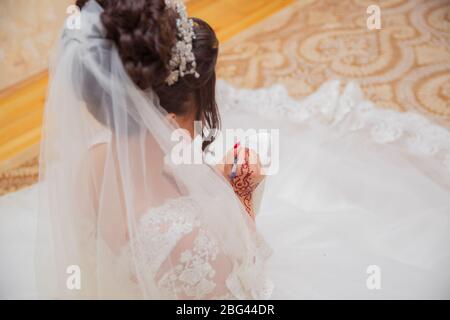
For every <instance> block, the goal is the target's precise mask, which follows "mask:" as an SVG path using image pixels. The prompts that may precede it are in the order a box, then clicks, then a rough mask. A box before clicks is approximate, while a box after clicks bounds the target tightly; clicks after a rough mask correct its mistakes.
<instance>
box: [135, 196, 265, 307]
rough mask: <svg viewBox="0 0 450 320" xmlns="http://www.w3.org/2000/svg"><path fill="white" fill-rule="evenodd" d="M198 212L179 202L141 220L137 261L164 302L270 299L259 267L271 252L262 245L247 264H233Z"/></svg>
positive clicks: (193, 204)
mask: <svg viewBox="0 0 450 320" xmlns="http://www.w3.org/2000/svg"><path fill="white" fill-rule="evenodd" d="M196 210H200V207H199V206H198V205H197V204H196V202H195V201H194V200H193V199H191V198H188V197H181V198H177V199H171V200H168V201H167V202H166V203H165V204H163V205H162V206H160V207H158V208H154V209H151V210H149V211H148V212H147V213H146V214H145V215H143V216H142V218H141V220H140V224H139V227H138V233H139V236H138V239H139V242H138V243H137V250H136V251H137V252H138V253H137V254H138V255H139V259H138V260H139V261H140V264H141V268H144V269H145V270H146V272H145V273H146V274H154V275H156V276H155V278H154V279H153V281H154V282H155V283H156V286H157V287H158V289H159V290H161V291H162V292H163V293H164V294H163V295H164V296H165V297H166V298H173V297H177V298H184V299H237V298H238V299H267V298H269V297H270V294H271V292H272V284H271V282H270V281H269V280H268V279H267V278H266V276H265V270H264V264H263V262H264V260H266V258H267V257H268V256H269V255H270V249H269V248H268V247H266V246H265V244H264V242H263V241H262V239H257V240H259V241H256V243H257V247H255V248H253V250H251V252H250V253H251V255H252V256H249V259H248V261H252V262H251V263H248V264H245V263H241V264H236V262H235V261H232V260H230V259H229V258H228V257H227V255H226V254H225V253H224V252H223V251H222V249H221V246H220V244H219V243H218V242H217V240H216V239H215V237H214V236H213V235H212V234H210V233H209V232H207V231H206V229H205V228H203V227H202V223H201V221H199V220H198V219H197V218H196V214H195V213H196ZM224 266H225V267H224ZM250 278H251V279H250ZM255 280H256V281H255ZM249 283H252V284H251V285H250V284H249ZM254 283H259V285H258V286H254Z"/></svg>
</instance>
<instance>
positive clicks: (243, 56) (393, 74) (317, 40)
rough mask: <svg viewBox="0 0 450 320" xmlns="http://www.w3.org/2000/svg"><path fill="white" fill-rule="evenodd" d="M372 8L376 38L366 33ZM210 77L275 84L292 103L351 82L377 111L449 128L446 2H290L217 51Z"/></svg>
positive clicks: (449, 19) (449, 7)
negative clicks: (326, 85) (334, 82)
mask: <svg viewBox="0 0 450 320" xmlns="http://www.w3.org/2000/svg"><path fill="white" fill-rule="evenodd" d="M373 3H378V4H379V6H380V8H381V29H380V30H369V29H368V28H367V18H368V17H369V15H368V14H367V13H366V10H367V7H368V6H369V5H371V4H373ZM218 74H219V77H220V78H225V79H227V80H228V81H230V82H231V83H233V84H234V85H236V86H244V87H248V88H256V87H263V86H270V85H272V84H274V83H282V84H284V85H285V86H286V87H287V88H288V90H289V92H290V94H291V95H293V96H295V97H297V98H301V97H304V96H306V95H308V94H310V93H312V92H313V91H315V90H316V89H317V88H318V87H319V86H320V85H321V84H322V83H323V82H325V81H326V80H329V79H333V78H341V79H346V80H355V81H357V82H358V83H360V84H361V85H362V87H363V90H364V92H365V94H366V96H367V98H368V99H370V100H372V101H373V102H375V103H376V104H377V105H378V106H379V107H383V108H393V109H396V110H400V111H407V110H415V111H417V112H420V113H422V114H425V115H426V116H428V117H430V118H432V119H433V120H434V121H436V122H439V123H441V124H443V125H444V126H446V127H447V128H450V0H427V1H414V0H385V1H371V0H339V1H335V0H316V1H298V2H297V3H296V4H294V5H292V6H291V7H289V8H287V9H285V10H284V11H282V12H280V13H278V14H276V15H274V16H272V17H271V18H269V19H267V20H265V21H263V22H262V23H260V24H259V25H255V26H254V27H252V28H251V29H248V30H246V31H245V32H244V33H241V34H239V35H238V36H236V37H235V38H233V39H231V40H229V41H228V42H227V43H225V44H224V45H223V46H222V47H221V58H220V62H219V69H218Z"/></svg>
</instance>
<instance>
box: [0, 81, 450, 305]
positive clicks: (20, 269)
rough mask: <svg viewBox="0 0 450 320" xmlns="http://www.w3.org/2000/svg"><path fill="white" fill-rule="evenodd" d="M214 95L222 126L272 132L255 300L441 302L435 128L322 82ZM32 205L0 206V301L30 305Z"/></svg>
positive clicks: (448, 232)
mask: <svg viewBox="0 0 450 320" xmlns="http://www.w3.org/2000/svg"><path fill="white" fill-rule="evenodd" d="M217 93H218V104H219V109H220V111H221V116H222V119H223V123H224V128H244V129H245V128H254V129H260V128H261V129H262V128H264V129H271V128H273V129H279V132H280V154H279V168H280V170H279V172H278V174H275V175H271V176H268V177H267V178H266V181H265V189H264V195H263V196H262V198H261V199H260V203H259V204H258V208H259V212H258V215H257V218H256V224H257V228H258V229H259V231H260V233H261V234H262V236H263V237H264V238H265V240H266V242H267V243H268V244H269V246H270V247H271V249H272V256H271V258H270V259H269V278H270V279H271V281H272V283H273V285H274V287H273V288H274V289H273V292H268V291H270V289H271V287H270V286H265V287H264V290H265V291H264V294H267V295H269V296H270V297H271V298H273V299H316V298H317V299H330V298H337V299H347V298H356V299H363V298H368V299H397V298H401V299H402V298H413V299H415V298H450V250H449V249H448V247H449V244H450V134H449V132H448V131H447V130H446V129H445V128H442V127H440V126H437V125H435V124H433V123H431V122H430V121H428V120H427V119H425V118H424V117H422V116H420V115H418V114H415V113H398V112H395V111H391V110H382V109H378V108H377V107H375V106H373V105H372V104H371V103H370V102H369V101H366V100H364V98H363V95H362V93H361V91H360V89H359V87H358V86H357V85H356V84H354V83H349V84H347V86H346V87H345V89H343V90H341V84H340V83H339V82H338V81H330V82H327V83H325V84H324V85H323V86H322V87H321V88H320V89H319V90H318V91H317V92H316V93H314V94H312V95H311V96H309V97H307V98H305V99H303V100H301V101H296V100H294V99H292V98H290V97H289V95H288V94H287V91H286V89H285V88H284V87H282V86H279V85H276V86H273V87H271V88H265V89H259V90H242V89H236V88H233V87H232V86H230V85H229V84H227V83H226V82H224V81H219V83H218V89H217ZM36 201H37V187H36V186H33V187H31V188H28V189H25V190H23V191H19V192H16V193H13V194H9V195H6V196H4V197H2V198H0V228H1V229H0V230H1V232H0V237H1V241H0V255H1V257H2V261H1V263H0V274H1V276H0V288H1V289H0V290H1V291H0V297H1V298H35V297H36V289H35V286H34V280H35V275H34V271H33V250H34V238H35V235H34V234H35V223H36V209H35V208H36V206H37V204H36ZM189 208H190V209H192V207H190V206H188V209H189ZM168 209H170V210H169V211H170V212H169V213H168V214H169V215H170V213H173V214H174V217H175V219H177V217H178V218H180V217H182V216H183V215H184V214H185V212H186V211H185V210H186V206H185V205H183V204H182V203H180V204H179V205H177V204H176V203H173V204H171V205H170V206H168V207H165V208H164V210H162V211H161V212H163V211H164V212H166V214H167V210H168ZM183 210H184V211H183ZM180 213H182V214H180ZM142 221H145V216H144V218H143V220H142ZM144 230H145V229H144ZM158 254H160V253H158ZM152 261H154V259H152ZM370 266H376V267H377V268H378V269H377V270H378V271H379V274H378V276H379V279H378V281H379V283H380V285H381V286H380V287H378V289H373V288H371V287H370V286H368V284H367V281H368V278H369V277H370V276H371V275H370V274H368V273H367V270H368V268H369V267H370ZM369 270H370V268H369ZM261 280H263V279H261ZM268 288H269V289H268ZM270 293H271V294H270ZM262 297H264V296H262Z"/></svg>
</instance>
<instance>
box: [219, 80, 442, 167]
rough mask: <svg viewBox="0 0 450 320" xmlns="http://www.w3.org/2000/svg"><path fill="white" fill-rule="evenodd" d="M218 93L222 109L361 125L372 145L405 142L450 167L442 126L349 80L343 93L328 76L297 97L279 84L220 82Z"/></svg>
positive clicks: (347, 127) (344, 126)
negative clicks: (374, 97)
mask: <svg viewBox="0 0 450 320" xmlns="http://www.w3.org/2000/svg"><path fill="white" fill-rule="evenodd" d="M217 96H218V105H219V106H220V108H221V111H222V112H228V111H233V112H235V111H239V112H245V111H247V112H252V113H255V114H257V115H259V116H261V117H265V118H283V119H289V121H293V122H295V123H305V122H307V123H320V124H322V125H326V126H333V127H336V128H337V129H339V130H340V132H353V131H358V130H363V129H364V130H366V131H368V132H369V133H370V136H371V137H372V140H373V141H374V142H376V143H380V144H387V143H393V142H397V143H405V145H406V146H407V148H408V150H409V151H410V152H412V153H414V154H419V155H425V156H433V158H435V159H436V160H438V162H439V163H440V164H441V165H443V166H444V167H445V168H446V169H447V170H448V171H450V133H449V131H448V130H447V129H446V128H444V127H442V126H440V125H438V124H435V123H433V122H431V121H430V120H428V119H427V118H425V117H424V116H422V115H420V114H418V113H415V112H398V111H394V110H387V109H380V108H378V107H376V106H375V105H374V104H373V103H371V102H370V101H367V100H365V99H364V95H363V92H362V90H361V89H360V87H359V86H358V85H357V84H356V83H354V82H349V83H348V84H347V85H346V87H345V89H344V91H343V93H342V94H341V92H340V81H339V80H331V81H329V82H326V83H324V84H323V85H322V86H321V87H320V88H319V90H317V91H316V92H315V93H313V94H312V95H310V96H308V97H306V98H305V99H303V100H299V101H297V100H295V99H293V98H292V97H290V96H289V93H288V92H287V90H286V88H285V87H283V86H282V85H275V86H272V87H269V88H262V89H257V90H248V89H236V88H233V87H232V86H231V85H229V84H228V83H226V82H225V81H223V80H219V82H218V92H217Z"/></svg>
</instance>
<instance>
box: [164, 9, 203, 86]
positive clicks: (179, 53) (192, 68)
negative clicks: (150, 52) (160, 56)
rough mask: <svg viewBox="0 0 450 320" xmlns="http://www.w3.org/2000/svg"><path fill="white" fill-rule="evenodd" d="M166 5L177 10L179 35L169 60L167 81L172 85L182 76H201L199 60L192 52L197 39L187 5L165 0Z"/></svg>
mask: <svg viewBox="0 0 450 320" xmlns="http://www.w3.org/2000/svg"><path fill="white" fill-rule="evenodd" d="M165 3H166V7H167V8H170V9H173V10H175V11H176V12H177V13H178V15H179V18H177V36H178V40H177V42H176V44H175V46H174V47H173V48H172V57H171V59H170V62H169V66H170V74H169V76H168V77H167V79H166V83H167V84H168V85H169V86H171V85H173V84H175V83H176V82H177V81H178V80H179V79H180V78H181V77H184V76H185V75H188V74H193V75H194V76H195V77H196V78H199V77H200V74H199V73H198V72H197V69H196V68H197V62H196V60H195V55H194V53H193V52H192V42H193V40H194V39H195V33H194V22H193V20H192V19H189V18H188V15H187V11H186V6H185V5H184V3H183V2H182V1H180V0H165Z"/></svg>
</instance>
